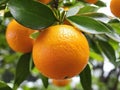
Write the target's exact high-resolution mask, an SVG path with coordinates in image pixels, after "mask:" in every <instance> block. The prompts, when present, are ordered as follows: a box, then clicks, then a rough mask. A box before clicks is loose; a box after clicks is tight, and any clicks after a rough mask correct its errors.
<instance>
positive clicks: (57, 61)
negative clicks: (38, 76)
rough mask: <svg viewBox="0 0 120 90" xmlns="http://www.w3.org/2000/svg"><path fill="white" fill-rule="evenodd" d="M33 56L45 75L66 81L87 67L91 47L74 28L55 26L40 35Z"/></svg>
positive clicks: (36, 64) (34, 46)
mask: <svg viewBox="0 0 120 90" xmlns="http://www.w3.org/2000/svg"><path fill="white" fill-rule="evenodd" d="M32 54H33V60H34V63H35V66H36V67H37V68H38V70H39V71H40V72H41V73H42V74H43V75H45V76H46V77H49V78H52V79H66V78H71V77H74V76H75V75H78V74H79V73H80V72H81V71H82V70H83V69H84V67H85V66H86V65H87V63H88V58H89V45H88V42H87V40H86V38H85V36H84V35H83V34H82V33H81V32H80V31H79V30H78V29H76V28H74V27H73V26H70V25H55V26H51V27H49V28H47V29H45V30H44V31H42V32H41V33H40V35H39V36H38V38H37V39H36V41H35V43H34V45H33V53H32Z"/></svg>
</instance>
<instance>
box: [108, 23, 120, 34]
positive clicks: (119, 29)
mask: <svg viewBox="0 0 120 90" xmlns="http://www.w3.org/2000/svg"><path fill="white" fill-rule="evenodd" d="M109 25H110V26H112V28H113V29H114V30H115V32H116V33H118V34H120V23H110V24H109Z"/></svg>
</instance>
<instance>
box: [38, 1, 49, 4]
mask: <svg viewBox="0 0 120 90" xmlns="http://www.w3.org/2000/svg"><path fill="white" fill-rule="evenodd" d="M38 1H39V2H41V3H44V4H48V3H49V2H50V1H51V0H38Z"/></svg>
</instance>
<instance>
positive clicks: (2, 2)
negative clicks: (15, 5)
mask: <svg viewBox="0 0 120 90" xmlns="http://www.w3.org/2000/svg"><path fill="white" fill-rule="evenodd" d="M8 1H9V0H0V5H2V4H5V3H7V2H8Z"/></svg>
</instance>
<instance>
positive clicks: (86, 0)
mask: <svg viewBox="0 0 120 90" xmlns="http://www.w3.org/2000/svg"><path fill="white" fill-rule="evenodd" d="M97 1H98V0H85V2H87V3H90V4H95V3H96V2H97Z"/></svg>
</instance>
